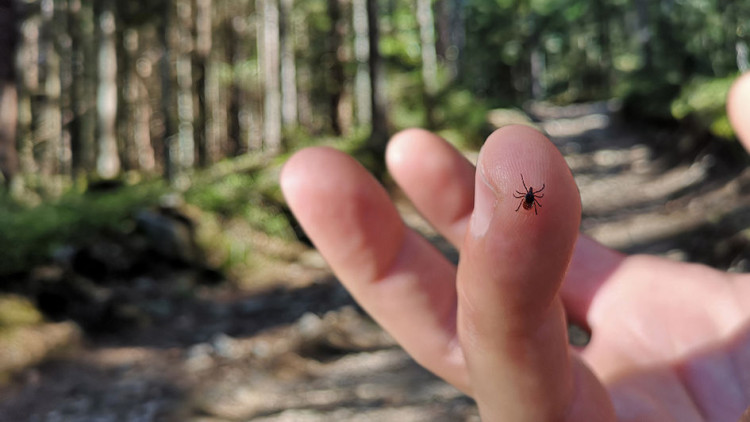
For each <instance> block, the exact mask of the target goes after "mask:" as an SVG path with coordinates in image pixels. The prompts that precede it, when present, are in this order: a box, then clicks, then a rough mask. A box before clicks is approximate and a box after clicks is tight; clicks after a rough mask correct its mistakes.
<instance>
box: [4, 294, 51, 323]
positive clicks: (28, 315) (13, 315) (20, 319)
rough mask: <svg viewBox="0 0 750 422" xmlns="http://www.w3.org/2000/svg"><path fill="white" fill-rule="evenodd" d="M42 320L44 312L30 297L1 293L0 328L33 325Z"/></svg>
mask: <svg viewBox="0 0 750 422" xmlns="http://www.w3.org/2000/svg"><path fill="white" fill-rule="evenodd" d="M41 321H42V314H41V313H39V311H38V310H37V309H36V307H34V304H32V303H31V302H30V301H29V300H28V299H26V298H23V297H20V296H15V295H0V328H5V327H13V326H21V325H32V324H37V323H39V322H41Z"/></svg>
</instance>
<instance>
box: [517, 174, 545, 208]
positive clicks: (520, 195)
mask: <svg viewBox="0 0 750 422" xmlns="http://www.w3.org/2000/svg"><path fill="white" fill-rule="evenodd" d="M521 183H523V190H524V191H523V192H521V191H516V194H515V195H513V197H514V198H517V199H521V202H519V203H518V206H517V207H516V212H518V210H519V208H521V205H523V209H525V210H530V209H531V206H532V205H533V206H534V215H537V214H538V213H537V212H536V206H537V205H539V206H540V207H541V206H542V204H540V203H539V201H537V198H544V195H539V192H541V191H543V190H544V187H545V184H544V183H542V188H541V189H539V190H537V191H535V190H534V188H533V187H529V188H527V187H526V182H525V181H524V180H523V174H522V175H521Z"/></svg>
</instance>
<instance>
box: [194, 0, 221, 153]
mask: <svg viewBox="0 0 750 422" xmlns="http://www.w3.org/2000/svg"><path fill="white" fill-rule="evenodd" d="M211 3H212V1H211V0H196V1H195V60H194V64H195V66H194V67H195V70H196V71H197V72H198V75H197V78H196V84H195V85H196V86H195V89H196V91H197V93H198V113H197V116H196V119H195V133H196V144H197V148H196V152H197V154H198V163H199V165H200V166H202V167H203V166H206V165H208V164H211V163H213V162H214V161H216V158H217V157H216V153H217V148H216V141H217V140H216V139H215V137H214V136H213V135H214V131H213V130H212V128H213V126H212V125H213V122H214V119H213V115H212V113H213V110H214V109H216V108H217V107H218V101H217V98H216V97H217V95H216V94H217V93H216V92H212V90H211V89H212V88H215V87H214V85H213V84H211V83H209V78H210V77H212V76H214V75H213V74H212V72H211V71H210V66H211V60H210V54H211V44H212V41H213V40H212V7H211V6H212V5H211Z"/></svg>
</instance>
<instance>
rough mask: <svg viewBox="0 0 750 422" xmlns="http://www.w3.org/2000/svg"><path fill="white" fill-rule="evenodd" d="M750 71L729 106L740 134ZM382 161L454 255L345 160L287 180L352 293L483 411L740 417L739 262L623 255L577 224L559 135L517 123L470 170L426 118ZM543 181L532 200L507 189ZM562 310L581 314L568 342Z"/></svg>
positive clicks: (338, 157) (749, 330) (318, 156)
mask: <svg viewBox="0 0 750 422" xmlns="http://www.w3.org/2000/svg"><path fill="white" fill-rule="evenodd" d="M748 110H750V77H745V78H743V79H742V80H741V81H740V82H738V83H737V84H736V85H735V87H734V89H733V91H732V95H731V97H730V100H729V112H730V118H731V119H732V121H733V123H734V125H735V127H736V129H737V132H738V133H739V135H740V136H741V137H742V139H743V140H744V142H745V145H746V146H748V145H750V119H748V117H747V116H748ZM386 159H387V163H388V166H389V169H390V171H391V174H392V175H393V177H394V179H395V180H396V182H398V184H399V185H400V186H401V188H402V189H403V190H404V192H405V193H406V194H407V195H408V196H409V198H410V199H411V200H412V201H413V203H414V204H415V206H416V207H417V208H418V209H419V210H420V212H421V213H422V214H423V215H424V216H425V217H426V218H427V219H428V220H429V221H430V223H431V224H432V225H434V227H435V228H436V229H437V230H438V231H439V232H440V233H441V234H442V235H443V236H445V237H446V238H447V239H448V240H449V241H450V242H452V243H453V244H454V245H456V246H457V247H458V248H459V249H460V253H461V258H460V263H459V265H458V268H456V267H455V266H454V265H452V264H451V263H450V262H448V261H447V260H446V259H445V258H444V257H443V256H442V255H441V254H440V252H438V251H437V250H436V249H435V248H434V247H433V246H432V245H430V244H429V243H428V242H427V241H426V240H424V239H423V238H422V237H420V236H419V235H418V234H416V233H415V232H414V231H412V230H411V229H409V228H408V227H406V226H405V225H404V223H403V222H402V220H401V218H400V216H399V214H398V212H397V211H396V209H395V207H394V206H393V204H392V203H391V201H390V199H389V197H388V195H387V193H386V192H385V190H384V189H383V188H382V187H381V186H380V185H379V184H378V183H377V182H376V181H375V180H374V179H373V178H372V177H371V176H370V175H369V174H368V173H367V171H365V169H364V168H362V167H361V166H360V165H359V164H357V163H356V162H355V161H354V160H353V159H351V158H350V157H348V156H347V155H345V154H343V153H340V152H337V151H335V150H332V149H327V148H311V149H307V150H303V151H301V152H299V153H297V154H296V155H295V156H294V157H292V158H291V159H290V160H289V162H288V163H287V164H286V166H285V168H284V170H283V173H282V178H281V184H282V188H283V191H284V194H285V196H286V198H287V200H288V203H289V205H290V207H291V208H292V210H293V211H294V213H295V215H296V216H297V218H298V219H299V221H300V223H301V224H302V226H303V227H304V229H305V231H306V232H307V234H308V235H309V236H310V238H311V239H312V240H313V242H314V243H315V245H316V246H317V248H318V249H319V250H320V252H321V254H322V255H323V256H324V257H325V259H326V260H327V261H328V263H329V264H330V265H331V267H332V269H333V270H334V272H335V273H336V274H337V275H338V277H339V278H340V279H341V281H342V282H343V283H344V284H345V285H346V287H347V288H348V289H349V290H350V291H351V293H352V294H353V296H354V297H355V299H357V301H359V303H360V304H361V305H362V306H363V307H364V308H365V309H366V310H367V311H368V312H369V313H370V314H371V315H372V316H373V318H375V319H376V320H377V321H378V322H379V323H380V324H381V325H382V326H383V327H384V328H385V329H386V330H388V331H389V332H390V333H391V334H392V335H393V336H394V338H396V340H397V341H399V343H400V344H401V345H402V346H403V347H404V349H406V351H407V352H409V353H410V354H411V355H412V356H413V357H414V358H415V359H416V360H417V361H418V362H419V363H421V364H422V365H423V366H425V367H426V368H427V369H429V370H431V371H432V372H434V373H435V374H437V375H439V376H441V377H443V378H444V379H445V380H447V381H448V382H450V383H452V384H453V385H455V386H456V387H457V388H459V389H461V390H463V391H464V392H466V393H467V394H469V395H471V396H473V397H474V398H475V399H476V401H477V403H478V406H479V409H480V414H481V416H482V418H483V420H485V421H501V420H507V421H545V420H556V421H557V420H561V421H562V420H564V421H611V420H626V421H669V420H674V421H698V420H711V421H735V420H737V419H738V418H739V417H740V415H741V414H742V413H743V411H744V410H745V408H746V407H747V406H748V404H750V276H748V275H736V274H727V273H724V272H720V271H717V270H714V269H711V268H708V267H705V266H701V265H695V264H684V263H677V262H672V261H668V260H664V259H660V258H656V257H649V256H629V257H627V256H623V255H621V254H619V253H617V252H615V251H612V250H610V249H607V248H605V247H604V246H602V245H600V244H598V243H596V242H595V241H593V240H591V239H589V238H587V237H585V236H583V235H579V234H578V227H579V223H580V215H581V210H580V198H579V195H578V190H577V188H576V185H575V183H574V180H573V177H572V175H571V174H570V171H569V169H568V168H567V166H566V164H565V161H564V160H563V158H562V156H561V155H560V153H559V152H558V151H557V149H555V147H554V146H553V145H552V144H551V143H550V142H549V141H548V140H547V139H546V138H545V137H544V136H543V135H541V134H540V133H538V132H536V131H534V130H532V129H529V128H525V127H520V126H512V127H506V128H503V129H500V130H498V131H496V132H495V133H493V134H492V135H491V136H490V137H489V139H488V140H487V142H486V144H485V146H484V147H483V148H482V151H481V153H480V157H479V160H478V166H477V170H476V171H475V169H474V167H473V166H472V165H471V164H470V163H469V162H467V161H466V160H465V159H464V158H463V157H462V156H461V155H460V154H459V153H458V152H457V151H456V150H454V149H453V148H452V147H451V146H450V145H449V144H448V143H446V142H445V141H443V140H442V139H440V138H438V137H437V136H435V135H433V134H431V133H428V132H425V131H422V130H408V131H404V132H401V133H399V134H398V135H396V136H395V137H394V139H393V140H392V141H391V143H390V144H389V147H388V151H387V155H386ZM520 175H523V178H524V181H525V184H526V186H528V187H533V188H534V190H535V191H536V190H538V189H540V188H541V186H542V184H544V185H545V190H544V191H543V195H544V197H543V198H540V199H539V203H540V204H541V205H542V208H539V213H538V215H537V214H535V213H534V212H533V211H534V210H533V209H531V210H524V209H523V208H521V209H519V210H518V211H515V209H516V207H517V206H518V205H519V201H521V200H522V199H517V198H514V194H515V195H516V196H518V194H517V193H516V190H523V187H522V185H521V183H522V182H521V177H520ZM566 317H567V318H568V319H569V320H571V321H574V322H577V323H579V324H581V325H584V326H586V327H588V328H589V329H590V330H591V333H592V338H591V342H590V343H589V344H588V345H587V346H586V347H585V348H582V349H576V348H573V347H571V346H569V345H568V343H567V332H566V329H567V325H566Z"/></svg>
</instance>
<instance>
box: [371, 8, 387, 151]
mask: <svg viewBox="0 0 750 422" xmlns="http://www.w3.org/2000/svg"><path fill="white" fill-rule="evenodd" d="M367 30H368V38H369V41H370V51H369V66H370V92H371V93H372V97H371V104H370V107H371V109H372V119H371V120H372V132H371V134H370V139H369V142H368V146H369V147H370V149H372V150H373V151H375V152H376V153H384V152H385V145H386V143H387V142H388V121H387V116H386V113H385V110H386V92H385V80H384V75H383V74H382V71H381V57H380V49H379V47H378V44H379V43H380V26H379V24H378V2H377V0H367Z"/></svg>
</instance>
